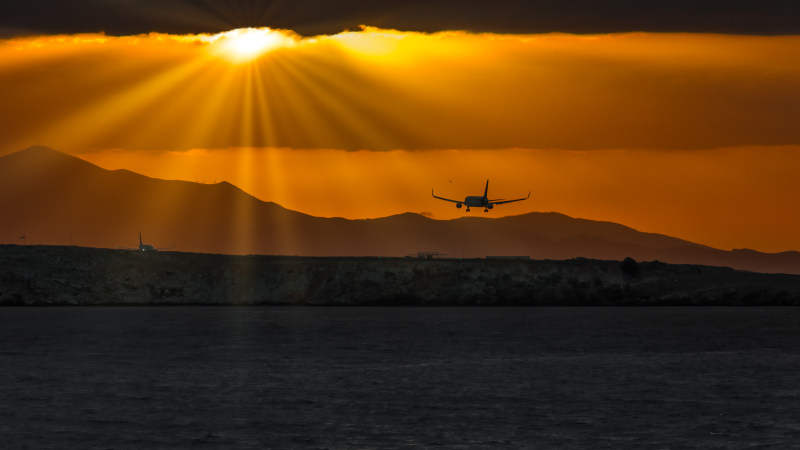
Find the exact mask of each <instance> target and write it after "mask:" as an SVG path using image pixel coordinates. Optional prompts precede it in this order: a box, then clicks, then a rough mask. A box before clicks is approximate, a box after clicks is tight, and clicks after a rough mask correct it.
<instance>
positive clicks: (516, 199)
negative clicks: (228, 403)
mask: <svg viewBox="0 0 800 450" xmlns="http://www.w3.org/2000/svg"><path fill="white" fill-rule="evenodd" d="M530 196H531V193H530V192H528V196H527V197H524V198H515V199H513V200H502V201H499V202H492V204H493V205H502V204H503V203H511V202H519V201H522V200H527V199H529V198H530Z"/></svg>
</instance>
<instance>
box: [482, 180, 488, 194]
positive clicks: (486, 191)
mask: <svg viewBox="0 0 800 450" xmlns="http://www.w3.org/2000/svg"><path fill="white" fill-rule="evenodd" d="M483 198H489V180H486V189H484V190H483Z"/></svg>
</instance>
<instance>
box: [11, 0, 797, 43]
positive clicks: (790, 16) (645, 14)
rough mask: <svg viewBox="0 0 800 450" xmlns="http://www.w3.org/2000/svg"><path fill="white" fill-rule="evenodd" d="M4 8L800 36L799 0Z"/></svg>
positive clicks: (329, 28) (226, 1)
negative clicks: (754, 0) (751, 0)
mask: <svg viewBox="0 0 800 450" xmlns="http://www.w3.org/2000/svg"><path fill="white" fill-rule="evenodd" d="M13 3H14V4H13V6H10V7H6V8H4V10H3V13H2V14H0V31H3V32H5V33H14V34H6V36H11V35H16V34H18V33H28V34H38V33H44V34H62V33H82V32H98V31H106V32H107V33H109V34H112V35H129V34H142V33H148V32H151V31H159V32H165V33H173V34H185V33H203V32H211V33H214V32H221V31H226V30H229V29H233V28H241V27H273V28H286V29H293V30H297V31H298V32H300V33H302V34H306V35H317V34H333V33H338V32H340V31H342V30H344V29H355V28H357V26H358V25H359V24H361V23H370V24H376V25H379V26H381V27H384V28H398V29H406V30H417V31H426V32H434V31H442V30H452V29H463V30H471V31H474V32H495V33H545V32H553V31H556V32H571V33H607V32H625V31H639V30H645V31H658V32H670V31H671V32H681V31H683V32H686V31H689V32H719V33H743V34H768V35H771V34H793V33H794V34H797V33H800V5H798V3H797V2H796V1H794V0H761V1H758V2H731V1H723V0H701V1H697V0H695V1H690V0H653V1H648V2H642V1H640V0H607V1H603V2H597V1H585V0H584V1H580V0H579V1H573V2H554V1H552V0H495V1H493V2H485V1H469V0H428V1H418V0H417V1H415V0H412V1H403V2H397V1H381V2H376V1H374V0H346V1H327V2H319V1H317V0H293V1H291V2H288V1H269V2H253V1H252V0H202V1H200V0H137V1H135V2H134V1H96V0H72V1H69V2H66V1H63V0H26V1H16V2H13Z"/></svg>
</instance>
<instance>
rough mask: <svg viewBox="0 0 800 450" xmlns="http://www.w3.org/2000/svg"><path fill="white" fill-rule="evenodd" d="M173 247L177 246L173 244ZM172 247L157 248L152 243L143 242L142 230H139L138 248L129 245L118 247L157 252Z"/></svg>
mask: <svg viewBox="0 0 800 450" xmlns="http://www.w3.org/2000/svg"><path fill="white" fill-rule="evenodd" d="M172 247H175V246H174V245H173V246H172ZM172 247H162V248H155V247H153V246H152V245H150V244H145V243H143V242H142V232H141V231H140V232H139V248H138V249H135V248H129V247H117V248H120V249H122V250H139V251H140V252H157V251H159V250H169V249H171V248H172Z"/></svg>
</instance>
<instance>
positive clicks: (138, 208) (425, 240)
mask: <svg viewBox="0 0 800 450" xmlns="http://www.w3.org/2000/svg"><path fill="white" fill-rule="evenodd" d="M431 201H432V202H435V201H436V200H433V199H431ZM475 214H478V215H481V214H483V213H482V212H480V211H478V212H476V213H475ZM139 232H142V233H143V235H144V240H145V242H146V243H148V244H152V245H154V246H155V247H171V246H174V247H173V249H174V250H176V251H182V252H196V253H223V254H262V255H301V256H357V257H368V256H394V257H402V256H406V255H409V254H413V253H416V252H419V251H434V252H439V253H443V254H447V255H450V256H458V257H466V258H475V257H485V256H494V255H512V256H516V255H523V256H530V257H532V258H535V259H554V260H557V259H573V258H581V257H582V258H591V259H604V260H622V259H624V258H626V257H631V258H633V259H636V260H641V261H653V260H658V261H664V262H668V263H675V264H702V265H710V266H726V267H732V268H735V269H740V270H750V271H756V272H766V273H794V274H800V252H796V251H790V252H783V253H761V252H758V251H754V250H747V249H741V250H732V251H726V250H719V249H715V248H712V247H708V246H705V245H700V244H696V243H693V242H689V241H686V240H682V239H677V238H674V237H670V236H665V235H662V234H656V233H645V232H640V231H637V230H634V229H633V228H629V227H626V226H624V225H620V224H616V223H612V222H602V221H594V220H585V219H576V218H572V217H568V216H565V215H563V214H559V213H555V212H533V213H529V214H523V215H519V216H509V217H501V218H488V217H462V218H459V219H454V220H433V219H430V218H427V217H424V216H422V215H419V214H413V213H405V214H399V215H395V216H390V217H383V218H379V219H366V220H348V219H343V218H324V217H313V216H309V215H307V214H303V213H299V212H297V211H292V210H288V209H286V208H283V207H282V206H280V205H278V204H275V203H271V202H264V201H261V200H259V199H257V198H255V197H253V196H251V195H249V194H247V193H246V192H244V191H242V190H240V189H239V188H237V187H236V186H233V185H231V184H229V183H227V182H222V183H217V184H201V183H192V182H187V181H168V180H159V179H154V178H149V177H146V176H143V175H139V174H136V173H133V172H130V171H127V170H115V171H109V170H105V169H102V168H100V167H97V166H95V165H93V164H90V163H88V162H86V161H84V160H82V159H79V158H75V157H72V156H69V155H66V154H63V153H60V152H57V151H55V150H52V149H48V148H45V147H32V148H29V149H26V150H23V151H20V152H16V153H13V154H10V155H6V156H3V157H0V243H6V244H14V243H16V244H36V245H79V246H85V247H101V248H117V247H136V246H137V244H138V233H139ZM21 236H26V238H25V240H24V241H23V240H21V239H20V237H21Z"/></svg>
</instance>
